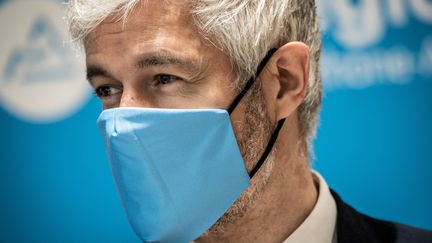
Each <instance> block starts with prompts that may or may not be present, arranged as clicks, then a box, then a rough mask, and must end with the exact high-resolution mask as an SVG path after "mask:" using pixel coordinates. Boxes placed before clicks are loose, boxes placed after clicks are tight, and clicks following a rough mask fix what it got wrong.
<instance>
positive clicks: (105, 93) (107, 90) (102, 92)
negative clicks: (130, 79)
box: [95, 85, 121, 99]
mask: <svg viewBox="0 0 432 243" xmlns="http://www.w3.org/2000/svg"><path fill="white" fill-rule="evenodd" d="M120 92H121V89H120V88H116V87H113V86H108V85H103V86H100V87H98V88H96V89H95V94H96V95H97V96H98V97H99V98H101V99H103V98H108V97H110V96H112V95H115V94H118V93H120Z"/></svg>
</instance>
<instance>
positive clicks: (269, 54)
mask: <svg viewBox="0 0 432 243" xmlns="http://www.w3.org/2000/svg"><path fill="white" fill-rule="evenodd" d="M276 51H277V48H273V49H271V50H270V51H268V52H267V54H266V56H265V57H264V58H263V60H262V61H261V62H260V64H259V65H258V68H257V71H256V73H255V76H253V77H251V78H250V79H249V80H248V81H247V83H246V85H245V87H244V88H243V90H242V91H241V92H240V94H238V95H237V97H236V98H235V99H234V101H233V102H232V103H231V105H230V107H229V108H228V110H227V111H228V114H230V115H231V113H232V112H233V111H234V109H235V108H236V107H237V105H238V104H239V103H240V101H241V100H242V99H243V97H244V96H245V95H246V94H247V92H248V91H249V90H250V88H251V87H252V85H253V84H254V83H255V81H256V79H257V78H258V76H259V75H260V73H261V71H262V70H263V69H264V67H265V65H266V64H267V62H268V61H269V60H270V58H271V57H272V56H273V54H274V53H275V52H276ZM284 122H285V118H284V119H282V120H280V121H279V122H278V125H277V127H276V129H275V130H274V132H273V134H272V136H271V138H270V140H269V142H268V144H267V146H266V148H265V150H264V153H263V154H262V155H261V158H260V159H259V160H258V162H257V163H256V165H255V167H254V168H253V169H252V170H251V172H249V177H250V178H251V179H252V177H253V176H254V175H255V174H256V173H257V172H258V170H259V169H260V168H261V166H262V165H263V164H264V162H265V160H266V159H267V157H268V155H269V154H270V152H271V150H272V149H273V146H274V144H275V143H276V140H277V137H278V135H279V132H280V130H281V129H282V126H283V124H284Z"/></svg>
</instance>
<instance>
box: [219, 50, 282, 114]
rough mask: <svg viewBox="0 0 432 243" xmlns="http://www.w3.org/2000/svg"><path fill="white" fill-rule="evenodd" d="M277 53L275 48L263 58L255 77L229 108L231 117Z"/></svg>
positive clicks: (248, 82)
mask: <svg viewBox="0 0 432 243" xmlns="http://www.w3.org/2000/svg"><path fill="white" fill-rule="evenodd" d="M276 51H277V48H273V49H271V50H270V51H268V52H267V54H266V56H265V57H264V58H263V60H262V61H261V62H260V64H259V65H258V67H257V71H256V72H255V75H254V76H253V77H251V78H250V79H249V80H248V81H247V83H246V85H245V87H244V88H243V90H242V91H241V92H240V94H238V95H237V97H236V98H235V99H234V101H233V102H232V103H231V105H230V106H229V108H228V110H227V111H228V114H230V115H231V113H232V112H233V111H234V109H235V108H236V107H237V105H238V104H239V103H240V101H241V100H242V99H243V97H244V96H245V95H246V94H247V92H248V91H249V90H250V88H251V87H252V85H253V84H254V83H255V81H256V79H257V78H258V76H259V75H260V73H261V71H262V70H263V69H264V67H265V65H266V64H267V62H268V61H269V60H270V58H271V57H272V56H273V54H274V53H275V52H276Z"/></svg>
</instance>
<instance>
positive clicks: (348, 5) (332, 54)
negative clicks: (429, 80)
mask: <svg viewBox="0 0 432 243" xmlns="http://www.w3.org/2000/svg"><path fill="white" fill-rule="evenodd" d="M318 3H319V9H320V13H321V16H322V21H323V22H322V23H323V29H324V31H325V33H326V31H330V32H331V34H332V35H333V37H334V38H335V40H336V41H337V42H338V43H339V44H340V45H341V46H342V47H344V48H345V49H346V50H347V52H340V51H335V50H327V49H325V50H324V55H323V76H324V85H325V86H326V88H327V89H334V88H342V87H344V88H364V87H368V86H371V85H374V84H378V83H384V82H385V83H395V84H404V83H408V82H410V81H412V80H413V77H414V76H415V75H420V76H423V77H430V76H431V71H430V68H426V67H430V66H432V58H431V52H432V43H431V39H432V35H430V36H426V37H425V38H424V39H423V40H421V41H420V45H419V46H417V47H415V46H410V47H408V46H407V45H406V44H404V40H406V39H405V38H407V39H409V38H410V36H404V35H396V36H397V38H400V39H398V40H393V42H396V43H397V44H395V45H393V46H375V45H379V44H380V42H381V41H382V40H384V39H385V38H386V34H387V33H389V32H388V30H389V29H392V31H394V32H396V33H397V32H398V31H401V32H400V33H406V32H404V30H403V29H404V28H408V29H409V28H411V29H412V26H414V27H416V26H415V24H413V20H415V21H416V22H418V23H420V25H426V26H428V25H429V26H430V25H432V14H431V13H432V1H430V0H385V1H376V0H356V1H354V0H320V1H318ZM410 24H412V25H411V26H410ZM405 30H406V29H405ZM326 34H329V33H326ZM414 34H415V35H416V34H419V33H416V32H414ZM422 34H423V35H424V34H425V33H420V34H419V36H421V35H422ZM426 34H429V33H426ZM394 38H395V37H394ZM366 48H368V49H367V50H365V49H366Z"/></svg>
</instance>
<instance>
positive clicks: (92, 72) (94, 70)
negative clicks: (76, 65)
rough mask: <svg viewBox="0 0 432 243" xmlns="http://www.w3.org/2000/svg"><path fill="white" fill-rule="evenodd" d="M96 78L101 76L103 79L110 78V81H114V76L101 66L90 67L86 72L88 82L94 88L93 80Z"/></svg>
mask: <svg viewBox="0 0 432 243" xmlns="http://www.w3.org/2000/svg"><path fill="white" fill-rule="evenodd" d="M96 76H101V77H106V78H110V79H114V78H113V77H112V75H111V74H110V73H109V72H108V71H106V70H105V69H103V68H102V67H100V66H97V65H90V66H88V67H87V70H86V78H87V81H88V82H89V83H90V84H91V85H92V86H93V82H92V78H93V77H96Z"/></svg>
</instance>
